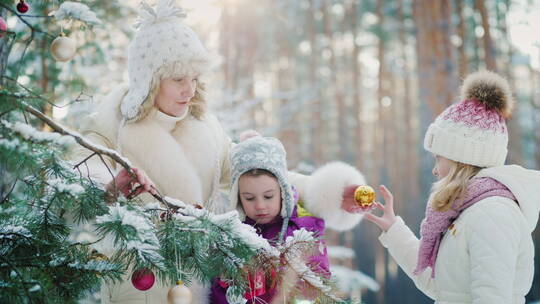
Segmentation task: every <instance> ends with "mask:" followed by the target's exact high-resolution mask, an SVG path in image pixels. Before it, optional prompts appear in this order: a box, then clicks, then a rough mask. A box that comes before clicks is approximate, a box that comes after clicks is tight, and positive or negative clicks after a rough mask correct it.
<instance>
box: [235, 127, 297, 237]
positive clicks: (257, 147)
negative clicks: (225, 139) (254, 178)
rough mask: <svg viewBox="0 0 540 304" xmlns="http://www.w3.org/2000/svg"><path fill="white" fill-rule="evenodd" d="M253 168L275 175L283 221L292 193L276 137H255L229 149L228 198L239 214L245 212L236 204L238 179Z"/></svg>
mask: <svg viewBox="0 0 540 304" xmlns="http://www.w3.org/2000/svg"><path fill="white" fill-rule="evenodd" d="M252 169H264V170H267V171H270V172H271V173H272V174H274V176H275V177H276V178H277V180H278V184H279V186H280V188H281V198H282V203H281V216H282V217H283V219H284V223H286V222H288V219H289V218H290V217H291V214H292V211H293V207H294V194H293V190H292V186H291V184H290V183H289V181H288V178H287V175H288V173H287V172H288V171H287V159H286V153H285V148H283V145H282V144H281V142H280V141H279V140H278V139H276V138H272V137H262V136H256V137H252V138H249V139H247V140H245V141H243V142H241V143H239V144H237V145H236V146H234V147H233V148H232V151H231V172H232V188H231V192H230V196H229V201H230V203H231V207H232V208H236V209H237V210H238V211H239V212H240V213H241V215H244V213H243V210H242V209H241V206H240V205H239V204H238V180H239V179H240V176H242V174H244V173H246V172H248V171H249V170H252ZM282 232H283V231H282Z"/></svg>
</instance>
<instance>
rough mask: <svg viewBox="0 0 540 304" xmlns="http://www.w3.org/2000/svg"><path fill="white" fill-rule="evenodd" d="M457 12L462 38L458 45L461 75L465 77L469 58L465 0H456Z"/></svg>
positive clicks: (459, 32) (459, 34) (459, 31)
mask: <svg viewBox="0 0 540 304" xmlns="http://www.w3.org/2000/svg"><path fill="white" fill-rule="evenodd" d="M456 14H457V16H458V18H459V24H458V31H457V32H458V36H459V38H460V39H461V44H460V45H459V46H458V54H459V77H460V78H464V77H465V76H467V74H468V66H467V65H468V60H467V55H466V54H465V41H466V39H467V37H466V36H465V17H464V16H463V0H456Z"/></svg>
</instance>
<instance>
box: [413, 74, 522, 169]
mask: <svg viewBox="0 0 540 304" xmlns="http://www.w3.org/2000/svg"><path fill="white" fill-rule="evenodd" d="M461 100H462V101H461V102H459V103H456V104H453V105H451V106H450V107H448V108H447V109H446V110H445V111H444V112H443V113H441V114H440V115H439V116H438V117H437V118H436V119H435V122H433V123H432V124H431V125H430V126H429V128H428V130H427V132H426V135H425V137H424V148H425V149H426V150H427V151H429V152H432V153H433V154H436V155H440V156H443V157H445V158H448V159H450V160H453V161H457V162H461V163H464V164H469V165H474V166H478V167H493V166H500V165H503V164H504V161H505V159H506V155H507V154H508V149H507V146H508V130H507V127H506V122H505V120H506V118H508V117H509V116H510V115H511V113H512V110H513V106H514V100H513V98H512V93H511V91H510V86H509V85H508V82H507V81H506V80H505V79H504V78H502V77H501V76H499V75H497V74H495V73H493V72H489V71H480V72H476V73H473V74H471V75H469V76H467V78H466V79H465V80H464V82H463V85H462V87H461Z"/></svg>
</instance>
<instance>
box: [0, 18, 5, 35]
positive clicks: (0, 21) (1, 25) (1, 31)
mask: <svg viewBox="0 0 540 304" xmlns="http://www.w3.org/2000/svg"><path fill="white" fill-rule="evenodd" d="M6 32H7V23H6V20H4V18H2V17H0V38H2V37H4V35H5V34H6Z"/></svg>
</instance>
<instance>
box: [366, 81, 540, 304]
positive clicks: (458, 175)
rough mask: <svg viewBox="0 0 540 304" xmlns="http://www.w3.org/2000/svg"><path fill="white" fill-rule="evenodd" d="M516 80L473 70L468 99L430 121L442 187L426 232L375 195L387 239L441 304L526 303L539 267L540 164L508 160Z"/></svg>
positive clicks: (465, 92)
mask: <svg viewBox="0 0 540 304" xmlns="http://www.w3.org/2000/svg"><path fill="white" fill-rule="evenodd" d="M512 106H513V104H512V97H511V93H510V90H509V86H508V84H507V82H506V81H505V80H504V79H503V78H501V77H500V76H498V75H497V74H494V73H491V72H477V73H474V74H472V75H470V76H468V77H467V78H466V79H465V81H464V84H463V87H462V101H461V102H459V103H456V104H454V105H452V106H450V107H448V108H447V109H446V110H445V111H444V112H443V113H442V114H441V115H439V116H438V117H437V119H436V120H435V122H434V123H433V124H431V125H430V127H429V129H428V131H427V133H426V135H425V139H424V147H425V149H426V150H427V151H430V152H431V153H433V155H434V156H435V159H436V164H435V167H434V169H433V174H434V175H435V176H436V177H437V178H438V179H439V181H438V182H437V183H435V184H434V185H433V189H432V192H431V195H430V198H429V201H428V204H427V208H426V217H425V219H424V220H423V221H422V225H421V229H420V235H421V239H420V240H418V239H417V238H416V236H415V235H414V234H413V233H412V232H411V230H410V229H409V228H408V227H407V226H406V225H405V224H404V222H403V220H402V219H401V218H400V217H398V216H396V215H395V214H394V209H393V197H392V194H391V193H390V191H388V189H386V188H385V187H384V186H381V188H380V190H381V193H382V195H383V198H384V200H385V202H386V204H385V205H382V204H380V203H376V206H377V207H378V208H379V209H380V210H382V211H383V214H382V216H376V215H374V214H372V213H369V214H366V216H365V218H366V219H367V220H369V221H371V222H373V223H375V224H377V225H378V226H379V227H380V228H381V229H382V230H383V234H382V235H381V236H380V238H379V240H380V241H381V243H382V244H383V246H384V247H386V248H388V250H389V252H390V254H391V255H392V256H393V258H394V259H395V260H396V261H397V263H398V264H399V265H400V266H401V268H402V269H403V270H404V271H405V273H407V275H408V276H409V277H411V278H412V279H413V281H414V282H415V284H416V286H417V287H418V288H419V289H420V290H421V291H422V292H424V293H425V294H426V295H428V296H429V297H431V298H432V299H434V300H435V303H440V304H451V303H452V304H457V303H475V304H480V303H482V304H488V303H489V304H499V303H500V304H511V303H525V295H526V294H527V293H528V291H529V289H530V288H531V284H532V280H533V275H534V260H533V258H534V246H533V241H532V236H531V233H532V231H533V230H534V229H535V227H536V223H537V221H538V213H539V210H540V172H538V171H533V170H527V169H524V168H522V167H519V166H515V165H512V166H504V165H503V164H504V160H505V158H506V154H507V144H508V132H507V128H506V124H505V119H506V118H507V117H508V116H509V115H510V113H511V111H512Z"/></svg>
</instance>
